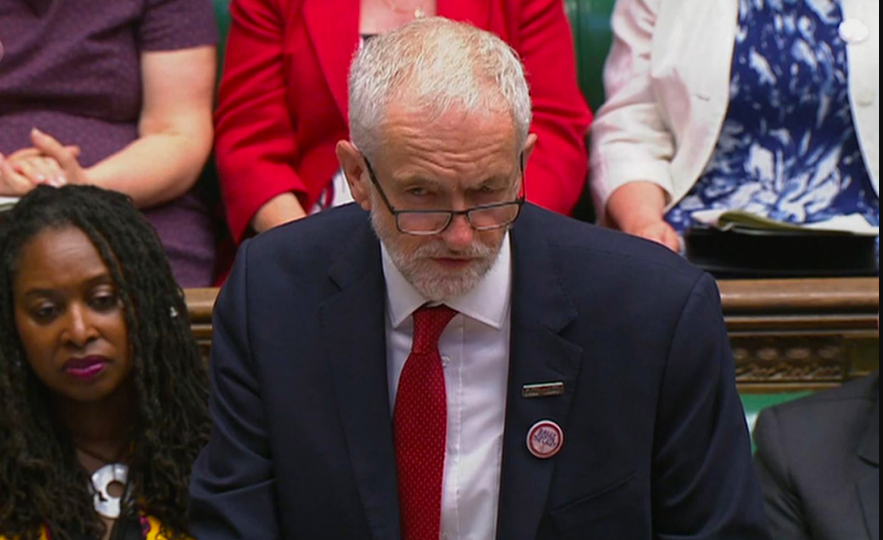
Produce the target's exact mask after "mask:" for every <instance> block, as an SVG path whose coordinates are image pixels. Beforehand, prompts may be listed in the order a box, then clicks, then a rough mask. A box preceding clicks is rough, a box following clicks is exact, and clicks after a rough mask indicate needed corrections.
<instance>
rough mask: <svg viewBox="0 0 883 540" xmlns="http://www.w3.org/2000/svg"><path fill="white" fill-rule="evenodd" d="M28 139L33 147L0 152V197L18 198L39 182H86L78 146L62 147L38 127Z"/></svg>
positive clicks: (50, 183) (59, 183)
mask: <svg viewBox="0 0 883 540" xmlns="http://www.w3.org/2000/svg"><path fill="white" fill-rule="evenodd" d="M31 142H32V143H33V145H34V146H33V148H24V149H22V150H18V151H17V152H15V153H13V154H12V155H10V156H4V155H3V154H0V196H4V197H22V196H24V195H26V194H27V193H28V192H30V191H31V190H32V189H34V188H35V187H37V186H39V185H49V186H53V187H61V186H63V185H65V184H83V183H86V172H85V170H84V169H83V168H82V167H81V166H80V162H79V157H80V148H79V147H78V146H64V145H62V144H61V143H59V142H58V141H57V140H55V138H53V137H51V136H50V135H47V134H46V133H43V132H42V131H40V130H38V129H34V130H33V131H31Z"/></svg>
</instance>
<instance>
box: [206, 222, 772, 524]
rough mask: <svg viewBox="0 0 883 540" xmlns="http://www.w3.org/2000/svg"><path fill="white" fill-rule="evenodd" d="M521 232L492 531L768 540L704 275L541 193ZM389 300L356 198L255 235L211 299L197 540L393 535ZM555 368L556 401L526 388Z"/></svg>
mask: <svg viewBox="0 0 883 540" xmlns="http://www.w3.org/2000/svg"><path fill="white" fill-rule="evenodd" d="M511 242H512V248H513V293H512V332H511V335H512V337H511V340H512V342H511V358H510V381H509V396H508V403H507V414H506V429H505V435H504V441H503V448H504V450H503V470H502V486H501V500H500V511H499V516H498V519H499V528H498V530H499V532H498V539H500V540H559V539H560V540H565V539H570V540H585V539H600V540H619V539H625V540H643V539H647V540H651V539H652V540H675V539H679V540H680V539H687V538H689V539H690V540H711V539H719V540H723V539H732V540H754V539H761V538H763V539H765V538H767V537H766V533H765V531H764V527H765V524H764V517H763V503H762V499H761V495H760V488H759V484H758V481H757V479H756V477H755V475H754V472H753V468H752V463H751V456H750V448H749V438H748V430H747V427H746V423H745V417H744V414H743V410H742V405H741V402H740V400H739V397H738V395H737V392H736V385H735V373H734V371H735V370H734V366H733V360H732V355H731V351H730V347H729V342H728V338H727V332H726V329H725V327H724V323H723V320H722V316H721V306H720V296H719V293H718V290H717V287H716V284H715V282H714V281H713V280H712V278H710V277H709V276H708V275H706V274H704V273H702V272H701V271H699V270H697V269H695V268H694V267H692V266H690V265H689V264H687V263H686V262H684V261H683V260H682V259H681V258H680V257H678V256H677V255H675V254H672V253H669V252H668V251H667V250H665V249H664V248H662V247H657V246H656V245H653V244H651V243H648V242H644V241H642V240H637V239H633V238H630V237H627V236H625V235H621V234H618V233H614V232H610V231H606V230H601V229H598V228H595V227H592V226H590V225H586V224H581V223H578V222H576V221H573V220H570V219H567V218H563V217H560V216H557V215H554V214H552V213H549V212H546V211H544V210H540V209H539V208H536V207H532V206H527V207H526V208H525V210H524V213H523V215H522V217H521V219H520V220H519V221H518V223H517V224H516V225H515V227H514V228H513V230H512V234H511ZM386 305H387V299H386V289H385V281H384V276H383V270H382V266H381V254H380V245H379V242H378V240H377V238H376V236H375V235H374V233H373V231H372V229H371V226H370V222H369V218H368V215H367V214H366V213H365V212H364V211H362V210H361V209H360V208H358V207H356V206H349V207H344V208H341V209H338V210H334V211H331V212H328V213H325V214H322V215H320V216H316V217H313V218H310V219H307V220H304V221H302V222H298V223H295V224H292V225H290V226H286V227H283V228H281V229H277V230H274V231H271V232H269V233H267V234H264V235H261V236H259V237H258V238H256V239H254V240H252V241H250V242H248V243H246V244H245V245H244V246H243V247H242V249H241V252H240V255H239V258H238V261H237V263H236V265H235V268H234V270H233V273H232V275H231V277H230V280H229V282H228V283H227V285H226V286H225V287H224V290H223V291H222V293H221V295H220V298H219V300H218V304H217V307H216V312H215V319H214V340H213V347H212V365H211V369H212V378H213V396H212V405H211V407H212V414H213V417H214V421H215V426H214V430H213V434H212V438H211V442H210V443H209V445H208V447H207V448H206V449H205V451H204V452H203V453H202V455H201V456H200V458H199V460H198V462H197V464H196V467H195V470H194V474H193V480H192V488H191V492H192V508H193V511H192V525H193V532H194V534H195V536H196V538H197V540H234V539H235V540H243V539H246V540H252V539H253V540H277V539H278V540H283V539H284V540H324V539H327V540H400V539H401V533H400V530H399V505H398V494H397V487H396V465H395V463H396V462H395V453H394V449H393V434H392V415H391V412H390V406H389V395H388V394H389V392H388V382H387V369H386V359H387V354H386V326H385V318H386V317H387V314H386ZM557 381H562V382H564V383H565V386H566V393H565V394H564V395H563V396H559V397H549V398H544V399H525V398H523V397H522V387H523V386H524V385H527V384H531V383H545V382H557ZM546 419H550V420H553V421H555V422H557V423H558V424H559V425H560V426H562V427H563V429H564V430H565V433H566V442H565V445H564V447H563V449H562V451H561V452H560V453H559V454H558V455H557V456H555V457H554V458H553V459H550V460H547V461H542V460H538V459H536V458H534V457H533V456H532V455H531V454H530V453H529V451H528V449H527V446H526V443H525V440H526V435H527V432H528V430H529V429H530V427H531V426H532V425H534V424H535V423H536V422H537V421H540V420H546ZM421 540H422V539H421ZM476 540H490V539H476Z"/></svg>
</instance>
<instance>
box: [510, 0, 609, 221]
mask: <svg viewBox="0 0 883 540" xmlns="http://www.w3.org/2000/svg"><path fill="white" fill-rule="evenodd" d="M520 16H521V20H520V21H519V25H520V30H519V36H518V37H517V39H518V44H517V46H516V47H515V48H516V50H517V51H518V53H519V54H520V55H521V59H522V61H523V62H524V66H525V69H526V70H527V80H528V82H529V83H530V88H531V97H532V99H533V111H534V120H533V125H532V126H531V131H532V132H533V133H536V134H537V136H538V137H539V140H538V142H537V147H536V150H535V151H534V154H533V157H532V158H531V160H530V164H529V166H528V169H527V198H528V200H529V201H531V202H533V203H535V204H538V205H539V206H542V207H545V208H548V209H549V210H553V211H555V212H559V213H562V214H569V213H570V212H571V211H572V210H573V207H574V206H575V205H576V203H577V201H578V200H579V197H580V194H581V193H582V191H583V189H584V187H585V185H586V173H587V170H588V162H589V158H588V151H587V148H586V135H587V133H588V130H589V126H590V124H591V122H592V113H591V111H590V110H589V107H588V105H586V101H585V99H584V98H583V95H582V92H581V91H580V88H579V84H578V82H577V76H576V57H575V54H574V46H573V36H572V34H571V31H570V24H569V23H568V20H567V14H566V13H565V11H564V3H563V2H562V1H561V0H525V1H524V2H523V7H522V10H521V14H520Z"/></svg>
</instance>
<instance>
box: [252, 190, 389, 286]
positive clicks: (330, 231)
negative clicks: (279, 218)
mask: <svg viewBox="0 0 883 540" xmlns="http://www.w3.org/2000/svg"><path fill="white" fill-rule="evenodd" d="M373 235H374V233H373V230H372V229H371V224H370V216H369V214H368V213H367V212H365V211H364V210H362V209H361V208H360V207H359V206H357V205H355V204H349V205H346V206H342V207H340V208H335V209H333V210H329V211H327V212H322V213H320V214H316V215H314V216H310V217H308V218H306V219H302V220H299V221H295V222H293V223H289V224H287V225H283V226H281V227H277V228H275V229H273V230H270V231H267V232H265V233H263V234H261V235H259V236H257V237H255V238H252V239H251V240H249V241H248V244H249V246H248V257H249V260H248V262H249V266H250V267H252V268H254V267H257V268H268V269H269V268H273V269H278V270H283V271H285V270H288V271H291V270H295V269H299V268H302V267H303V266H304V265H309V266H310V267H313V268H321V267H324V268H325V269H327V267H328V266H329V265H330V264H331V263H333V261H334V260H335V259H336V258H337V256H338V255H339V254H340V253H341V252H342V251H343V250H345V249H346V247H347V246H348V245H350V243H352V242H354V241H370V240H371V239H372V238H373Z"/></svg>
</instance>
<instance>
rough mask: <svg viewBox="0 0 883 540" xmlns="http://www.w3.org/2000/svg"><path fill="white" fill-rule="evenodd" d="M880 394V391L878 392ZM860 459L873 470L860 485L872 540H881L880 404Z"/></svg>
mask: <svg viewBox="0 0 883 540" xmlns="http://www.w3.org/2000/svg"><path fill="white" fill-rule="evenodd" d="M878 392H879V390H878ZM859 457H860V458H861V459H862V461H864V462H865V463H867V464H868V465H869V466H870V467H871V468H873V471H872V473H871V474H870V475H869V476H868V477H867V478H865V479H863V480H861V481H860V482H859V483H858V496H859V499H860V500H861V505H862V511H863V512H864V516H865V524H866V525H867V527H868V533H869V536H870V538H871V540H880V402H879V398H878V401H877V409H876V412H875V413H874V414H873V415H872V417H871V422H870V424H869V425H868V430H867V431H866V432H865V437H864V439H863V440H862V444H861V446H860V447H859Z"/></svg>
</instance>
